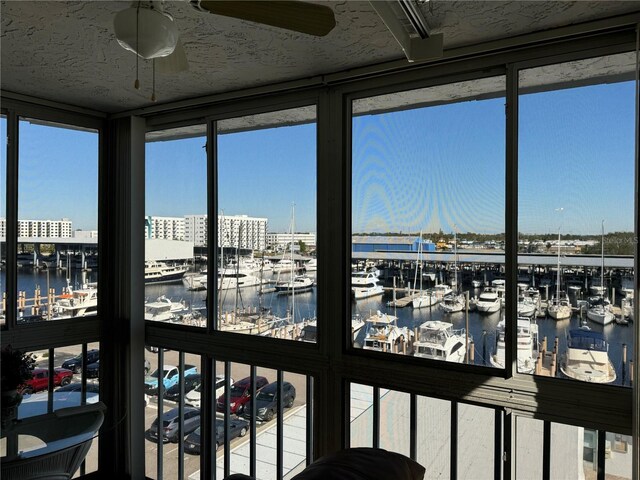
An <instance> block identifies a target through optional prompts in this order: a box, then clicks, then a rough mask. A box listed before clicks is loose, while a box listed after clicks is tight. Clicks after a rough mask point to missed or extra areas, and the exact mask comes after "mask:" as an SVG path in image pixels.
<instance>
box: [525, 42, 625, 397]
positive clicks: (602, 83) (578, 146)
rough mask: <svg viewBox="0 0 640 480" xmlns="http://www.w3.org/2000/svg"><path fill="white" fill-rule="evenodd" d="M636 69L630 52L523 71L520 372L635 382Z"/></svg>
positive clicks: (618, 382) (623, 382) (593, 379)
mask: <svg viewBox="0 0 640 480" xmlns="http://www.w3.org/2000/svg"><path fill="white" fill-rule="evenodd" d="M634 68H635V55H634V54H632V53H629V54H619V55H613V56H607V57H599V58H591V59H587V60H581V61H575V62H570V63H562V64H557V65H549V66H545V67H539V68H532V69H528V70H524V71H522V72H521V73H520V96H519V124H520V126H519V140H518V148H519V153H518V158H519V165H518V175H519V180H518V183H519V189H518V192H519V207H518V208H519V213H518V231H519V232H520V233H519V250H520V257H519V258H520V264H519V284H518V286H519V287H520V288H521V290H520V301H519V303H518V311H519V314H520V315H522V316H523V317H524V315H525V314H526V312H529V313H528V317H527V318H528V319H523V320H522V322H523V324H522V326H521V321H520V320H518V329H519V332H518V340H519V345H520V348H519V350H518V365H519V371H520V372H522V373H537V374H539V375H545V376H558V377H561V378H568V379H572V380H578V381H585V382H592V383H607V384H615V385H629V382H630V375H629V363H628V361H629V360H630V356H628V355H627V356H626V355H625V351H628V352H629V353H630V352H631V351H632V350H633V329H632V328H631V327H629V322H630V319H629V315H631V310H632V309H631V306H632V305H633V302H634V298H633V290H632V285H633V279H634V278H633V274H634V272H633V250H634V248H635V247H634V245H635V241H636V239H635V237H634V210H633V209H634V188H635V186H634V178H635V175H636V172H635V156H634V152H635V125H636V117H635V109H634V108H635V107H634V102H635V82H634V81H633V80H632V78H633V72H634ZM529 319H531V320H529ZM521 328H522V331H520V330H521ZM525 329H529V334H527V333H526V332H525ZM536 335H537V336H538V338H539V339H540V340H541V341H542V343H543V345H542V346H543V347H544V345H545V343H546V348H543V349H544V355H541V356H540V361H539V362H538V365H537V366H536V364H535V361H534V358H535V357H536V356H537V349H536V342H535V336H536ZM530 338H531V339H532V340H533V341H530V340H529V339H530ZM521 340H522V341H521ZM545 340H546V342H545ZM625 356H626V358H625Z"/></svg>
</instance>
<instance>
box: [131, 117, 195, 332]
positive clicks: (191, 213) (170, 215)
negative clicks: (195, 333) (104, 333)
mask: <svg viewBox="0 0 640 480" xmlns="http://www.w3.org/2000/svg"><path fill="white" fill-rule="evenodd" d="M205 145H206V129H205V126H204V125H195V126H191V127H187V128H179V129H171V130H165V131H157V132H150V133H148V134H147V144H146V168H145V175H146V178H145V218H144V238H145V267H144V281H145V300H144V301H145V304H144V318H145V320H151V321H158V322H170V323H178V324H183V325H192V326H199V327H204V326H205V325H206V319H207V310H206V307H207V306H206V298H207V291H206V288H207V272H206V262H207V256H206V249H207V152H206V149H205ZM140 301H143V300H142V299H140Z"/></svg>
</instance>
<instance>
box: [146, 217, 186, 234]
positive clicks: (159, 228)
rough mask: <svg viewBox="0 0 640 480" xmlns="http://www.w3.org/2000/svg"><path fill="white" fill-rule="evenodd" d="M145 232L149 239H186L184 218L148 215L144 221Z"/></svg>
mask: <svg viewBox="0 0 640 480" xmlns="http://www.w3.org/2000/svg"><path fill="white" fill-rule="evenodd" d="M144 233H145V238H147V239H162V240H184V239H185V238H184V218H183V217H154V216H151V215H148V216H147V217H145V221H144Z"/></svg>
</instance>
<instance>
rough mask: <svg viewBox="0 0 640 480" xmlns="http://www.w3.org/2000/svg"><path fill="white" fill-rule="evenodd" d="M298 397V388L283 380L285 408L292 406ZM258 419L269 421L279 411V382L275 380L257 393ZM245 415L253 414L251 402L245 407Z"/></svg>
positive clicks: (283, 402) (283, 403) (283, 404)
mask: <svg viewBox="0 0 640 480" xmlns="http://www.w3.org/2000/svg"><path fill="white" fill-rule="evenodd" d="M295 399H296V389H295V387H294V386H293V385H291V384H290V383H289V382H282V402H281V405H282V406H283V407H285V408H291V407H292V406H293V402H294V401H295ZM255 401H256V419H257V420H260V421H266V422H269V421H271V420H273V417H274V416H275V415H276V413H277V412H278V382H273V383H270V384H269V385H267V386H266V387H264V388H263V389H261V390H260V391H259V392H258V393H257V394H256V400H255ZM244 414H245V416H247V417H249V416H250V415H251V404H250V403H249V404H247V406H246V408H245V413H244Z"/></svg>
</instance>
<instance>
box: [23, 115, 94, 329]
mask: <svg viewBox="0 0 640 480" xmlns="http://www.w3.org/2000/svg"><path fill="white" fill-rule="evenodd" d="M19 145H20V148H19V152H20V153H19V172H18V174H19V182H18V258H17V262H18V322H19V323H28V322H39V321H44V320H57V319H61V318H76V317H84V316H87V315H95V314H96V312H97V310H98V295H97V289H98V285H97V279H98V277H97V271H96V268H97V266H98V263H97V258H98V257H97V255H98V230H97V229H98V132H96V131H94V130H88V129H81V128H77V127H73V126H69V125H61V124H54V123H51V122H42V121H38V120H33V119H21V120H20V124H19Z"/></svg>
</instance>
